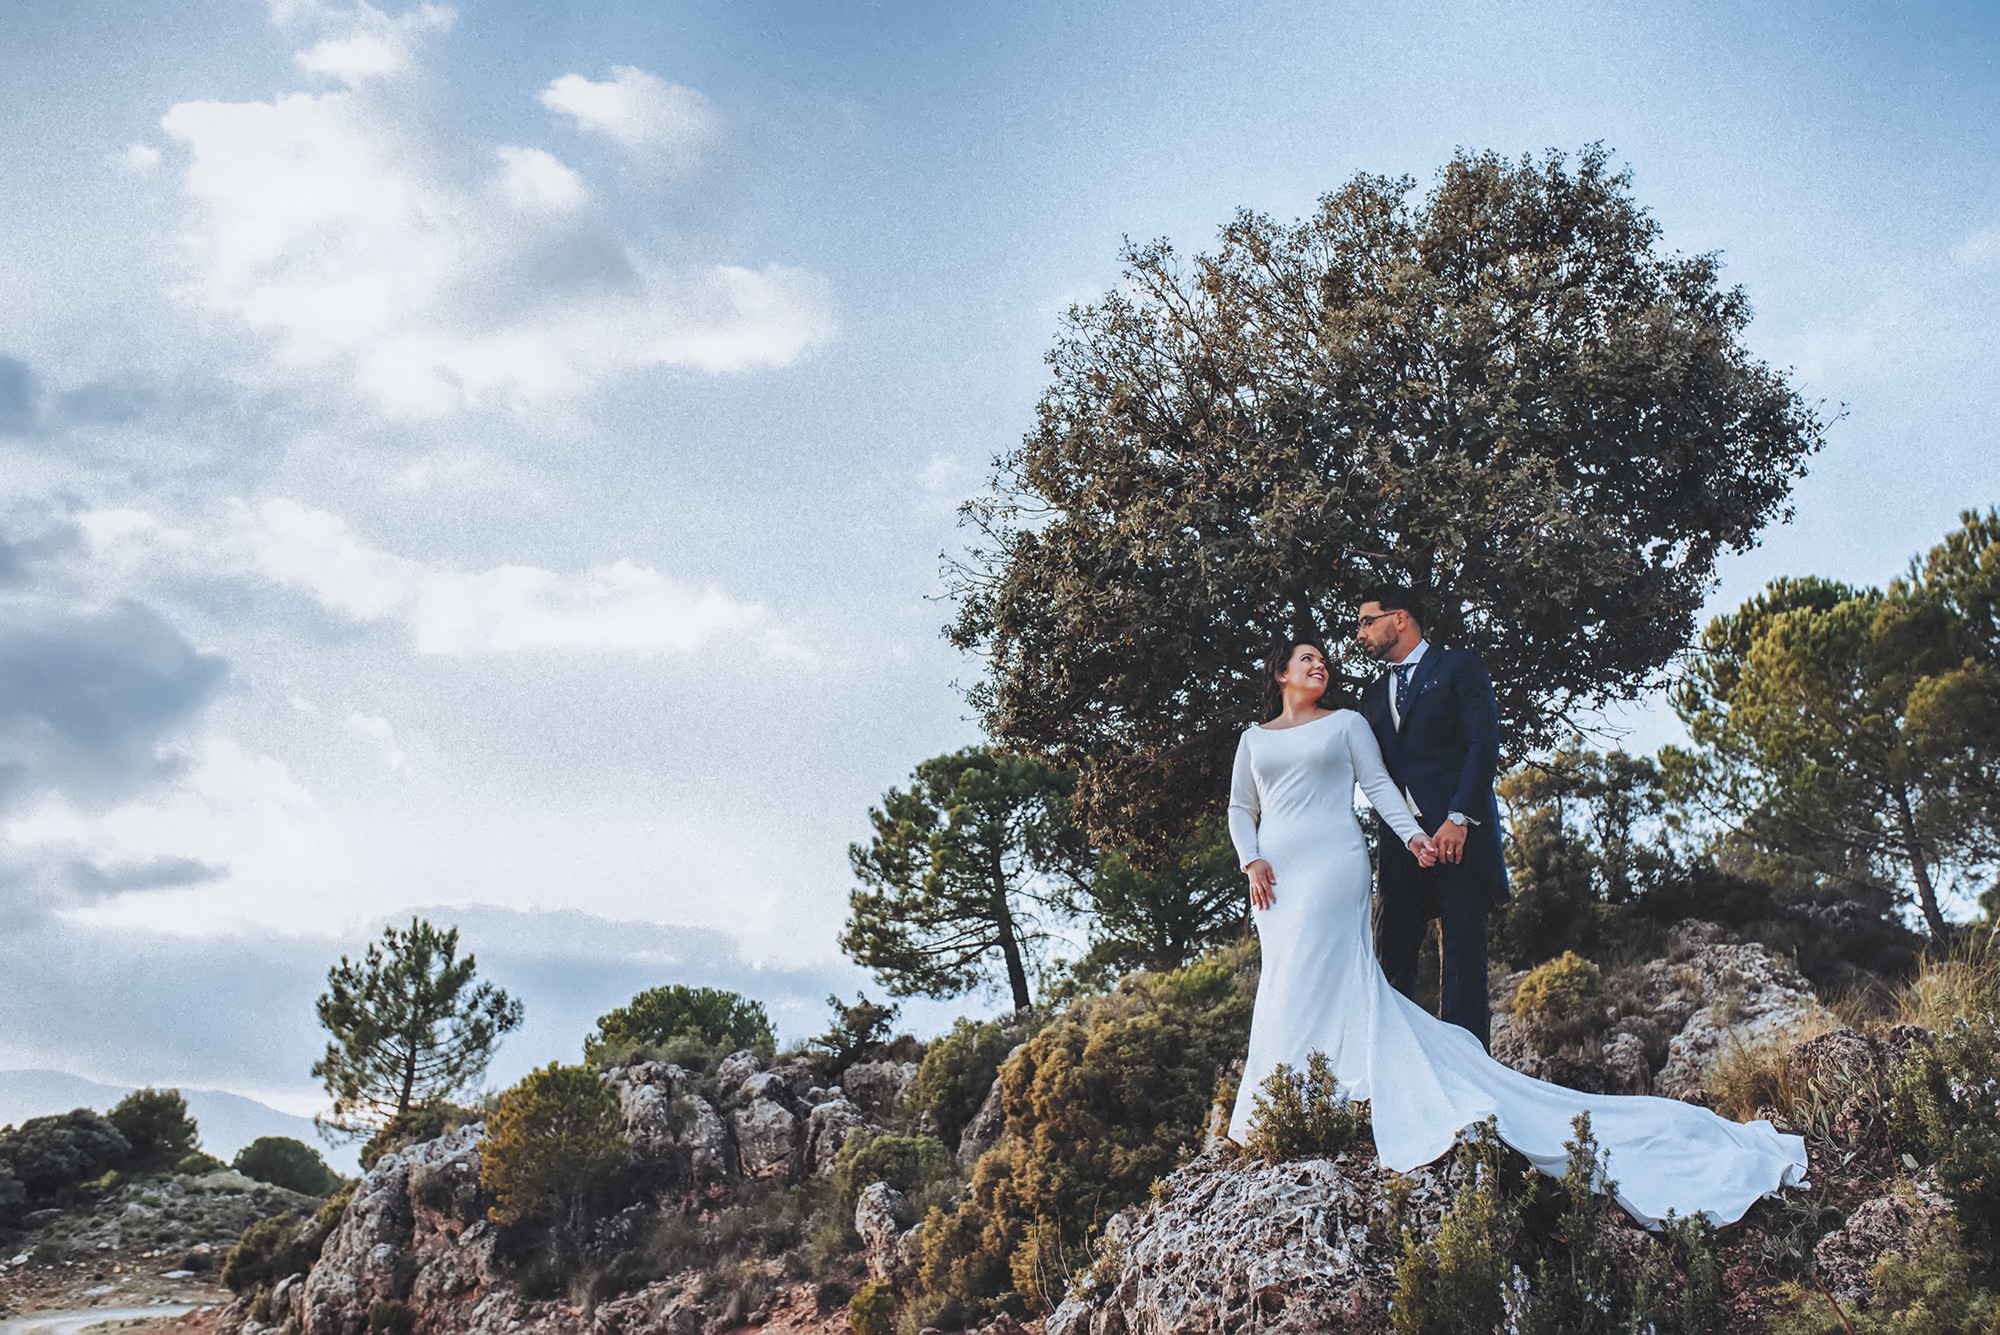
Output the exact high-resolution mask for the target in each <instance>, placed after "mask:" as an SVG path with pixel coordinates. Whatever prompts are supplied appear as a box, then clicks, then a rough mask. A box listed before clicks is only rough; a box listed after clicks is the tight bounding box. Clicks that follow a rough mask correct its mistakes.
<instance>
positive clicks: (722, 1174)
mask: <svg viewBox="0 0 2000 1335" xmlns="http://www.w3.org/2000/svg"><path fill="white" fill-rule="evenodd" d="M696 1083H697V1082H696V1080H695V1077H694V1076H693V1075H692V1074H691V1073H690V1072H688V1071H685V1070H683V1069H681V1068H680V1067H678V1066H674V1065H672V1064H670V1063H666V1062H640V1063H638V1064H637V1065H634V1066H628V1067H624V1068H622V1069H620V1070H615V1071H612V1072H610V1073H609V1074H607V1075H606V1076H605V1084H606V1085H608V1086H609V1087H610V1089H611V1092H612V1093H614V1094H616V1095H617V1096H618V1106H619V1108H620V1110H621V1111H622V1112H623V1114H624V1118H625V1134H626V1136H627V1137H628V1138H629V1139H630V1140H631V1142H632V1149H633V1152H634V1154H635V1156H636V1157H637V1158H638V1159H639V1161H640V1163H641V1164H642V1165H644V1166H645V1167H646V1168H647V1169H648V1170H649V1171H650V1172H651V1173H652V1174H653V1175H654V1176H655V1177H656V1178H658V1179H660V1181H661V1184H662V1185H663V1186H667V1187H674V1188H683V1189H689V1190H693V1191H696V1192H702V1191H708V1190H712V1189H713V1188H715V1187H717V1186H719V1185H721V1184H722V1183H724V1182H726V1181H727V1180H728V1179H729V1178H730V1176H731V1174H732V1173H733V1172H734V1171H735V1167H736V1163H735V1147H734V1145H733V1144H732V1143H731V1141H730V1138H729V1130H728V1128H727V1126H725V1124H724V1123H723V1120H722V1115H721V1114H720V1113H719V1112H717V1111H716V1110H715V1107H714V1105H712V1104H711V1103H709V1102H708V1100H706V1099H704V1098H702V1097H701V1095H700V1094H699V1093H697V1092H696Z"/></svg>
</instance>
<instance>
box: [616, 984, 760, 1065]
mask: <svg viewBox="0 0 2000 1335" xmlns="http://www.w3.org/2000/svg"><path fill="white" fill-rule="evenodd" d="M676 1038H693V1039H698V1040H699V1041H700V1042H701V1043H702V1044H704V1045H706V1046H707V1047H710V1048H717V1049H721V1050H725V1051H728V1050H733V1049H736V1048H759V1049H762V1050H764V1051H766V1052H768V1051H770V1050H771V1048H772V1047H773V1046H774V1045H775V1044H776V1042H777V1036H776V1035H775V1034H773V1033H772V1031H771V1017H770V1016H769V1015H768V1014H767V1013H766V1012H765V1010H764V1005H763V1003H762V1002H759V1001H752V1000H750V999H749V998H748V997H745V996H742V995H740V994H739V993H735V992H731V991H728V990H726V989H724V988H719V987H689V986H688V985H687V984H685V983H669V984H667V985H666V986H664V987H649V988H647V989H646V990H645V991H644V992H641V993H639V995H637V996H635V997H633V998H632V1000H631V1001H630V1002H628V1003H627V1004H625V1005H623V1006H620V1007H619V1008H618V1009H617V1010H615V1011H612V1012H610V1013H609V1014H607V1015H600V1016H599V1017H598V1018H597V1033H596V1034H594V1035H592V1036H591V1037H589V1038H586V1039H585V1040H584V1042H583V1056H584V1060H586V1061H588V1062H592V1063H601V1062H603V1061H606V1060H608V1059H610V1058H611V1057H613V1056H629V1055H630V1054H631V1053H633V1052H635V1051H637V1050H639V1049H641V1048H657V1047H659V1046H661V1045H662V1044H665V1043H667V1042H669V1041H671V1040H673V1039H676Z"/></svg>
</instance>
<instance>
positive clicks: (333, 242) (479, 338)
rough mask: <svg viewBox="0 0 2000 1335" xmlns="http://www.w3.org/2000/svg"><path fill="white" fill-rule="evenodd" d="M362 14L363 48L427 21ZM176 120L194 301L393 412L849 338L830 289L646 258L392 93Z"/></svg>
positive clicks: (613, 229) (510, 156)
mask: <svg viewBox="0 0 2000 1335" xmlns="http://www.w3.org/2000/svg"><path fill="white" fill-rule="evenodd" d="M312 12H313V13H315V14H321V13H322V12H323V11H318V10H314V11H312ZM343 12H348V11H343ZM352 13H359V14H362V15H364V16H373V17H370V18H366V20H365V22H363V23H362V25H361V26H362V28H363V29H364V30H365V31H364V33H363V35H367V34H368V33H375V35H377V36H379V35H380V34H379V33H378V32H377V31H376V30H377V29H378V28H380V26H381V25H382V24H389V25H391V28H392V29H393V31H395V32H397V33H403V32H404V31H405V28H406V27H410V25H412V24H414V23H416V20H415V19H412V17H411V16H409V15H405V16H403V17H402V18H398V19H394V20H391V19H386V18H383V17H382V16H381V15H380V13H379V12H378V11H375V10H373V9H371V8H368V7H366V6H364V7H362V9H360V10H357V11H352ZM414 13H415V14H416V15H417V16H422V15H426V14H442V15H446V16H448V15H449V11H444V10H435V9H434V8H425V9H420V10H418V11H414ZM447 21H448V18H444V19H437V18H433V19H428V20H424V22H423V25H420V26H428V27H437V26H440V25H441V24H442V23H444V22H447ZM370 25H373V26H370ZM396 25H403V26H396ZM405 35H406V36H407V34H405ZM384 40H387V39H384ZM319 49H320V48H318V47H315V48H313V50H315V51H317V50H319ZM398 49H400V50H403V51H405V52H406V53H407V51H408V42H407V41H406V42H404V45H403V46H402V47H400V48H398ZM357 50H358V48H357ZM308 54H310V53H308ZM327 59H328V60H329V61H331V60H332V59H333V58H332V57H331V56H329V57H328V58H327ZM371 59H372V57H371ZM336 63H337V62H336ZM363 63H365V62H362V61H361V60H360V58H359V57H358V56H357V57H356V58H355V60H354V61H353V62H350V63H349V64H347V65H344V66H342V67H341V68H342V69H344V70H345V71H346V72H345V73H344V74H341V76H340V77H343V78H349V81H350V83H351V84H359V83H360V82H361V80H362V78H363V73H364V71H363V69H362V65H363ZM326 68H327V69H328V70H329V71H333V70H334V65H333V64H328V65H327V66H326ZM370 68H374V67H373V66H371V67H370ZM350 76H351V77H350ZM648 77H649V78H650V76H648ZM559 82H560V81H559ZM655 82H657V81H655ZM596 86H597V85H593V87H596ZM661 86H662V87H665V85H661ZM637 101H638V102H640V103H644V101H645V99H644V98H643V97H640V98H638V99H637ZM662 114H664V113H662V112H660V111H659V110H658V109H657V108H655V109H654V110H653V111H651V112H646V113H645V114H643V115H642V114H640V113H638V112H634V113H633V115H634V116H635V117H637V120H636V121H635V122H634V123H635V124H641V125H654V124H655V122H657V119H658V117H659V115H662ZM648 117H651V119H648ZM684 119H685V118H684ZM161 125H162V127H163V128H164V129H165V131H166V133H167V135H168V137H169V138H170V139H171V140H173V141H174V142H175V143H176V144H178V145H180V146H181V147H182V148H183V149H185V166H184V170H183V173H182V176H181V178H180V184H181V187H182V191H183V195H184V199H185V205H186V222H185V227H184V230H183V241H184V244H185V251H186V254H187V257H188V260H189V271H188V277H187V281H186V282H185V283H184V284H183V285H182V286H181V288H180V291H181V293H182V294H183V295H184V296H185V297H186V298H187V299H189V300H190V301H192V302H194V303H196V304H197V305H199V306H200V307H202V308H204V309H206V310H208V311H210V312H212V313H215V314H217V315H221V316H224V317H227V318H228V319H230V320H232V321H235V322H239V323H240V324H241V325H242V326H243V327H245V328H248V329H249V330H252V331H254V332H256V333H259V334H262V335H265V336H267V337H268V338H270V339H271V340H272V344H273V347H274V351H275V354H276V360H277V363H278V365H279V367H280V368H282V369H283V370H285V371H286V372H288V373H296V372H298V371H301V370H305V371H311V372H315V373H322V374H328V375H332V376H334V377H337V378H339V379H342V380H344V381H345V382H346V383H348V384H349V385H351V386H352V387H353V388H354V389H356V390H357V391H359V392H360V393H361V394H362V395H364V396H366V397H367V398H369V399H372V400H373V401H374V402H375V403H376V404H377V405H378V406H379V407H380V408H382V409H383V410H385V411H386V412H388V413H390V414H391V415H395V416H405V417H432V416H438V415H441V414H445V413H449V412H453V411H455V410H458V409H461V408H464V407H467V406H470V405H480V404H498V405H501V406H516V407H518V406H527V405H532V404H535V403H539V402H544V401H547V400H551V399H556V398H560V397H563V396H567V395H573V394H577V393H581V392H584V391H587V390H588V389H590V388H591V387H593V386H595V385H596V384H598V383H600V382H602V381H604V380H606V379H608V378H611V377H614V376H618V375H622V374H625V373H628V372H630V371H632V370H635V369H638V368H641V367H647V366H686V367H693V368H696V369H698V370H702V371H708V372H718V373H719V372H732V371H741V370H745V369H748V368H752V367H759V366H783V365H786V364H788V363H790V362H792V361H793V360H795V359H796V358H798V357H799V356H800V355H802V354H803V353H804V352H806V351H807V350H808V349H809V348H811V347H812V346H814V345H815V344H817V343H819V342H820V341H822V340H824V339H825V338H827V337H828V336H829V335H830V334H831V331H832V321H831V316H830V313H829V307H830V302H829V300H828V294H827V290H826V285H825V283H824V281H823V280H822V279H820V278H819V277H818V276H817V275H814V274H811V273H807V272H804V271H801V270H798V269H794V268H789V267H786V266H784V265H779V264H768V265H764V266H762V267H759V268H749V267H741V266H733V265H724V266H713V267H708V268H695V267H691V266H682V265H676V264H674V263H673V262H671V261H670V260H668V259H666V258H663V257H660V256H657V255H652V254H648V253H645V252H644V251H642V250H640V249H638V248H637V247H635V246H633V245H632V244H630V243H629V242H628V241H627V240H626V239H625V237H624V236H623V235H621V233H620V230H619V228H618V227H617V226H616V224H615V222H614V221H613V220H612V219H611V218H610V216H609V215H608V214H607V213H606V212H605V211H604V210H603V209H602V208H601V207H597V206H596V205H595V204H594V201H593V197H592V192H591V191H590V190H589V189H588V188H587V186H586V185H585V183H584V181H583V180H582V178H581V177H580V176H578V175H577V173H576V172H575V171H574V170H572V169H571V168H570V167H568V166H567V165H565V164H564V163H562V162H560V161H559V160H557V159H556V158H555V157H554V156H552V155H551V154H549V153H547V152H545V151H542V150H539V149H534V148H529V147H523V146H518V145H503V146H500V147H498V148H494V147H490V146H486V147H482V146H479V145H477V144H471V143H466V142H463V141H460V140H457V139H454V138H452V137H451V136H449V135H448V134H446V133H444V132H443V131H441V130H439V129H438V128H437V126H436V122H435V120H434V118H432V117H430V116H427V115H423V114H419V113H418V111H417V109H416V108H415V107H414V106H411V105H406V104H405V100H399V96H398V94H397V93H396V91H395V89H394V88H393V87H390V86H384V85H377V84H368V85H365V86H350V87H346V88H340V89H334V90H331V91H326V92H320V93H288V94H282V95H280V96H277V97H275V98H273V99H272V100H270V101H267V102H265V101H260V102H218V101H195V102H183V103H180V104H178V105H176V106H174V107H173V108H171V109H170V110H169V111H168V112H167V113H166V115H165V116H164V117H163V118H162V120H161ZM636 132H637V131H634V133H636ZM647 133H650V134H654V135H655V136H656V137H657V136H658V135H659V134H663V133H664V131H660V130H658V129H657V127H656V128H655V129H654V130H651V131H648V132H647Z"/></svg>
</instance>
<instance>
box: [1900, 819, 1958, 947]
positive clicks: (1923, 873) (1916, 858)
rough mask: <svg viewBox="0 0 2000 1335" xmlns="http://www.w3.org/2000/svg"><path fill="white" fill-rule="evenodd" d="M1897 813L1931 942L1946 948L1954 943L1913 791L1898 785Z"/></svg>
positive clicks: (1904, 849) (1918, 904)
mask: <svg viewBox="0 0 2000 1335" xmlns="http://www.w3.org/2000/svg"><path fill="white" fill-rule="evenodd" d="M1896 815H1897V818H1898V821H1899V823H1900V824H1901V826H1902V833H1903V852H1904V855H1905V856H1907V857H1908V858H1909V859H1910V875H1911V876H1912V877H1913V878H1914V879H1915V880H1916V883H1917V906H1918V907H1919V908H1921V909H1922V910H1923V913H1924V925H1925V926H1927V927H1929V928H1930V929H1931V941H1932V943H1933V944H1934V945H1936V946H1937V948H1938V949H1940V950H1942V949H1944V948H1945V946H1946V945H1948V944H1950V942H1949V939H1948V934H1947V929H1946V927H1945V921H1944V914H1943V913H1942V912H1941V911H1940V910H1939V909H1938V901H1937V887H1936V886H1935V885H1933V884H1932V883H1931V867H1930V861H1929V860H1928V859H1927V858H1925V857H1924V845H1923V841H1922V840H1921V839H1919V838H1918V837H1917V816H1916V813H1915V812H1914V811H1912V810H1911V809H1910V792H1909V789H1907V788H1905V787H1904V786H1903V785H1901V784H1897V785H1896Z"/></svg>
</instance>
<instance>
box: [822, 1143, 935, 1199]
mask: <svg viewBox="0 0 2000 1335" xmlns="http://www.w3.org/2000/svg"><path fill="white" fill-rule="evenodd" d="M950 1172H951V1152H950V1151H949V1150H947V1149H945V1147H944V1142H943V1141H941V1140H939V1139H938V1138H937V1137H935V1136H896V1135H886V1136H869V1135H863V1134H859V1133H857V1134H855V1135H851V1136H849V1137H848V1138H847V1141H846V1143H845V1144H843V1145H842V1146H841V1147H840V1155H839V1157H838V1158H836V1159H835V1160H834V1162H833V1189H834V1194H835V1197H836V1198H837V1199H838V1200H839V1201H840V1203H841V1207H842V1208H843V1209H845V1210H847V1211H849V1212H850V1213H851V1212H852V1211H853V1209H854V1201H855V1198H856V1197H858V1196H859V1195H860V1194H861V1192H862V1190H863V1189H864V1188H866V1187H867V1186H868V1184H869V1183H871V1182H887V1183H888V1184H889V1185H890V1186H892V1187H894V1188H895V1189H896V1190H898V1191H900V1192H902V1193H903V1194H904V1195H906V1196H914V1195H915V1194H916V1193H918V1192H920V1191H922V1190H923V1189H924V1188H925V1187H928V1186H930V1185H931V1184H932V1183H933V1182H937V1181H939V1180H941V1179H943V1178H944V1177H946V1176H947V1175H949V1174H950Z"/></svg>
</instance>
